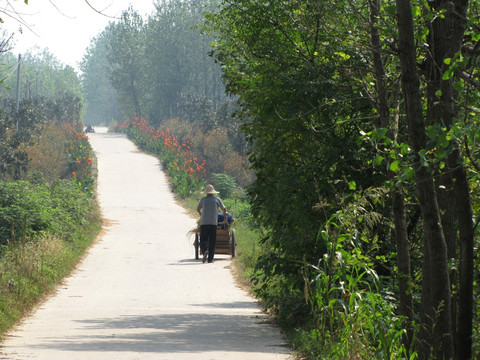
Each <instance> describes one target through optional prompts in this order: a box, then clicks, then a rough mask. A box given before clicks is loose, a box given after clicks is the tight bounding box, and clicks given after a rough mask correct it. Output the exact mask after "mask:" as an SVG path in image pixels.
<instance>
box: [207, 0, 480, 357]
mask: <svg viewBox="0 0 480 360" xmlns="http://www.w3.org/2000/svg"><path fill="white" fill-rule="evenodd" d="M448 4H450V5H451V3H448V2H444V1H433V2H429V3H428V4H426V3H423V2H417V1H412V3H410V2H409V1H397V2H396V3H395V2H383V1H371V2H366V1H365V2H362V1H360V2H355V3H352V2H349V1H340V2H338V1H337V2H334V3H332V2H326V1H315V2H305V1H270V0H256V1H243V0H238V1H223V2H222V5H221V6H220V8H219V9H218V10H217V11H216V12H213V13H212V14H211V15H209V17H208V22H207V26H206V29H207V31H208V32H209V34H210V35H211V36H213V37H215V38H216V41H215V43H214V49H215V50H214V51H215V57H216V59H217V61H218V62H219V63H220V64H221V66H222V69H223V74H224V79H225V81H226V88H227V91H228V92H229V93H230V94H233V95H236V96H238V97H239V104H240V106H241V108H240V114H241V115H242V117H243V118H245V119H249V121H248V122H247V123H246V125H245V126H244V127H243V129H244V132H245V134H246V136H247V138H248V141H249V145H250V154H251V155H250V160H251V162H252V167H253V169H254V170H255V173H256V181H255V182H254V183H253V185H252V186H251V187H250V188H249V192H250V197H251V202H252V211H253V214H254V215H255V216H256V217H257V219H258V221H259V222H260V224H261V225H262V226H263V227H264V228H265V230H266V232H267V235H266V237H265V238H264V241H263V244H264V246H265V247H267V248H268V249H269V251H268V252H266V253H265V255H264V256H263V257H262V258H261V259H260V261H259V263H258V267H257V273H256V284H257V286H258V288H257V294H259V295H260V296H261V297H262V298H263V299H264V300H265V302H266V305H267V306H268V307H270V308H272V309H274V310H276V312H277V314H279V316H280V319H281V320H282V321H283V322H285V323H288V324H290V325H293V326H298V327H299V328H301V327H304V328H305V326H306V325H307V327H306V328H308V326H309V327H310V328H311V331H310V332H307V333H305V332H302V336H301V338H302V339H304V340H305V339H308V338H310V339H313V340H315V341H318V343H319V346H317V347H314V348H312V349H311V351H312V357H313V358H316V357H317V356H323V355H321V354H329V355H328V356H327V357H328V358H350V357H356V356H359V357H362V358H365V357H369V358H371V357H377V358H382V359H384V358H392V356H393V357H395V358H397V357H402V356H403V357H409V356H411V357H415V356H417V355H418V356H420V358H422V359H426V358H450V357H453V356H455V357H456V358H459V359H460V358H461V359H467V358H469V357H470V356H471V353H472V336H473V335H472V318H473V308H472V299H473V296H475V297H476V296H478V294H476V293H475V294H474V293H473V288H472V286H473V284H474V282H473V280H474V279H473V276H474V269H473V256H474V237H473V236H474V233H473V231H474V225H473V223H472V216H473V218H474V219H475V218H476V217H477V214H476V212H475V210H476V208H477V206H476V204H475V198H474V197H472V192H471V191H476V189H477V188H478V186H477V175H476V174H477V170H476V169H477V166H476V161H477V159H476V154H477V150H478V148H477V147H476V141H475V138H476V133H477V131H476V125H477V121H476V117H477V114H476V112H472V111H471V109H472V108H476V107H477V106H478V104H477V102H478V100H477V96H478V91H479V89H478V88H477V87H476V83H475V82H476V81H477V80H476V79H477V74H476V63H477V53H476V52H475V50H473V49H475V48H476V43H477V41H478V34H477V31H476V30H475V29H476V25H475V24H476V22H477V20H478V17H477V15H478V14H477V12H476V10H477V9H476V4H472V5H471V6H470V7H467V5H466V4H464V3H460V2H458V4H456V3H455V7H454V6H453V5H452V6H450V5H448ZM455 14H465V15H464V16H463V15H462V16H463V17H462V16H459V17H456V15H455ZM444 19H445V20H444ZM465 19H468V22H467V21H466V20H465ZM397 20H398V21H397ZM446 33H448V34H450V35H449V36H451V39H453V40H452V41H449V40H445V39H446V35H445V34H446ZM444 35H445V36H444ZM432 49H433V50H432ZM432 175H434V176H432ZM444 190H446V191H444ZM470 204H473V212H472V207H471V206H470ZM440 223H443V228H441V227H440V226H439V224H440ZM392 225H394V226H392ZM475 244H477V245H476V246H475V248H477V246H478V238H476V242H475ZM476 263H477V264H478V259H477V260H476ZM422 264H424V266H422ZM477 266H478V265H477ZM457 269H458V270H457ZM386 295H388V296H386ZM457 296H459V297H460V298H459V299H460V300H457ZM380 314H382V315H380ZM457 316H458V317H457ZM402 318H403V319H404V320H402ZM414 323H416V324H419V325H418V326H417V327H414V325H413V324H414ZM403 331H405V333H404V335H403V336H402V334H403ZM306 334H309V335H306ZM307 342H308V341H307ZM304 346H305V344H304Z"/></svg>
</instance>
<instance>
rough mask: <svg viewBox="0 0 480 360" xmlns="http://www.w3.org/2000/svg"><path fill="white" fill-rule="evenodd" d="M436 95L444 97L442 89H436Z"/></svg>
mask: <svg viewBox="0 0 480 360" xmlns="http://www.w3.org/2000/svg"><path fill="white" fill-rule="evenodd" d="M435 96H436V97H437V98H439V99H440V98H441V97H442V90H437V91H435Z"/></svg>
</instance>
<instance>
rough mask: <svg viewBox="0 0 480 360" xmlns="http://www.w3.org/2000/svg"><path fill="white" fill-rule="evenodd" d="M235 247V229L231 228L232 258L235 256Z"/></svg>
mask: <svg viewBox="0 0 480 360" xmlns="http://www.w3.org/2000/svg"><path fill="white" fill-rule="evenodd" d="M236 247H237V243H236V241H235V229H232V258H234V257H235V248H236Z"/></svg>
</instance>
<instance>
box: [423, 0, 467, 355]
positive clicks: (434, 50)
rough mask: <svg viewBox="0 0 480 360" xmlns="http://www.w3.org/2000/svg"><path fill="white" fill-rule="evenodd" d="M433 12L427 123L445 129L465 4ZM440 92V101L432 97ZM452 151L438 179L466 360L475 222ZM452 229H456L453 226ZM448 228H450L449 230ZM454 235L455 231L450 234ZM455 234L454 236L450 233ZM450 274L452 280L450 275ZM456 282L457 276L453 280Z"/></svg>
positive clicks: (452, 111) (460, 350)
mask: <svg viewBox="0 0 480 360" xmlns="http://www.w3.org/2000/svg"><path fill="white" fill-rule="evenodd" d="M430 5H431V6H432V9H433V10H434V11H440V10H443V11H444V17H438V18H436V19H435V21H434V22H433V23H432V26H431V29H430V34H429V37H428V41H429V45H430V48H431V53H430V54H431V58H430V59H429V61H428V66H427V69H428V73H427V79H428V95H429V106H428V107H429V109H431V110H429V112H428V114H429V121H430V122H431V123H434V124H435V123H436V124H442V125H443V126H445V127H446V128H447V130H449V129H450V128H451V127H452V125H453V123H454V120H455V118H458V110H457V108H456V107H455V95H456V94H455V90H454V88H453V81H454V80H453V77H452V78H450V79H446V80H444V79H443V74H444V72H445V71H446V70H447V69H448V65H446V64H445V62H444V60H445V59H446V58H453V57H454V56H455V54H456V53H457V52H459V51H460V49H461V46H462V40H463V38H464V34H465V29H466V22H467V8H468V0H455V1H449V0H435V1H432V2H430ZM437 93H440V94H441V96H440V97H438V96H437V95H436V94H437ZM451 146H452V147H453V150H452V151H451V153H450V155H449V156H448V159H447V166H446V170H445V171H444V173H443V174H442V175H441V177H440V180H441V181H442V180H443V181H444V182H443V184H442V185H445V186H444V188H445V189H446V191H445V194H444V196H445V198H444V199H445V204H444V205H442V210H443V213H444V218H445V219H448V223H449V227H448V228H445V229H444V234H445V237H446V239H447V246H448V248H449V257H453V258H456V254H457V231H456V230H457V227H458V244H459V247H460V259H459V266H458V272H459V286H458V289H459V291H458V318H456V315H457V313H456V311H457V306H456V305H457V302H456V301H455V299H453V304H452V308H453V307H454V312H453V314H452V315H455V316H453V319H454V322H453V323H452V324H456V338H455V350H456V351H455V352H456V359H458V360H466V359H470V358H471V356H472V318H473V236H474V234H473V222H472V208H471V201H470V193H469V190H470V189H469V184H468V179H467V176H466V172H465V168H464V167H463V161H462V159H461V155H460V151H459V149H458V144H452V145H451ZM454 224H457V226H455V227H454ZM452 227H454V228H453V229H452ZM452 230H453V231H452ZM453 232H454V233H453ZM452 275H454V276H455V275H456V274H455V273H454V272H452ZM452 279H455V277H452ZM454 330H455V329H454Z"/></svg>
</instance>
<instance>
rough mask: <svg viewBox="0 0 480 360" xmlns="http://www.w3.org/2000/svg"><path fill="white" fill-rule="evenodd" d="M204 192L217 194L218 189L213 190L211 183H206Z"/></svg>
mask: <svg viewBox="0 0 480 360" xmlns="http://www.w3.org/2000/svg"><path fill="white" fill-rule="evenodd" d="M205 194H207V195H211V194H218V191H216V190H215V188H214V187H213V185H207V186H206V188H205Z"/></svg>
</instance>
